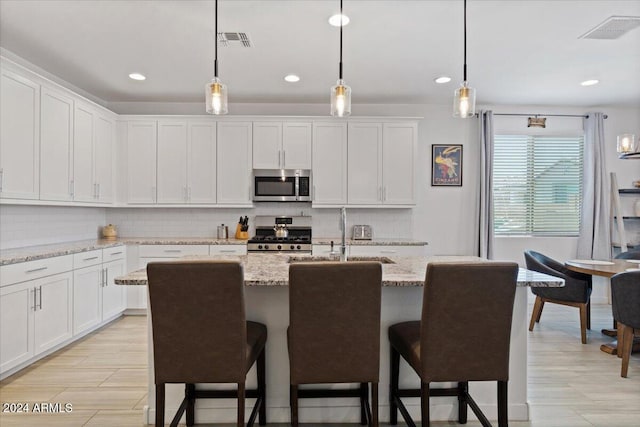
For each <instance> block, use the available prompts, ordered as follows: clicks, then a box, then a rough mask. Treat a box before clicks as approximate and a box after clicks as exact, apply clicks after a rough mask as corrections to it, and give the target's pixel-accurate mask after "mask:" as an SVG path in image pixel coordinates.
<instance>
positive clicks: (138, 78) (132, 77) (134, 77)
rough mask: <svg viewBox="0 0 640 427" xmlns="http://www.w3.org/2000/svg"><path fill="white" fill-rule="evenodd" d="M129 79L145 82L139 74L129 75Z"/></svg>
mask: <svg viewBox="0 0 640 427" xmlns="http://www.w3.org/2000/svg"><path fill="white" fill-rule="evenodd" d="M129 78H130V79H132V80H145V79H146V77H145V76H144V75H142V74H140V73H131V74H129Z"/></svg>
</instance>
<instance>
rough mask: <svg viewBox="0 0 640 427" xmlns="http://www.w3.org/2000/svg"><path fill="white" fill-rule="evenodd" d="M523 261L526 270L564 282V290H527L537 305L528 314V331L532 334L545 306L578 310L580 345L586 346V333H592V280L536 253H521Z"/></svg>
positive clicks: (541, 288)
mask: <svg viewBox="0 0 640 427" xmlns="http://www.w3.org/2000/svg"><path fill="white" fill-rule="evenodd" d="M524 259H525V262H526V264H527V269H528V270H533V271H538V272H540V273H545V274H548V275H550V276H555V277H560V278H561V279H564V286H563V287H560V288H545V287H531V288H530V289H531V292H532V293H533V294H534V295H535V296H536V301H535V303H534V306H533V312H532V313H531V321H530V322H529V331H533V327H534V326H535V324H536V323H539V322H540V316H541V315H542V309H543V308H544V305H545V303H547V302H550V303H554V304H561V305H567V306H571V307H577V308H578V309H579V310H580V338H581V341H582V344H586V343H587V329H591V305H590V298H591V280H592V279H591V276H590V275H588V274H583V273H577V272H574V271H571V270H569V269H567V268H566V267H565V266H564V265H562V264H561V263H559V262H558V261H556V260H554V259H552V258H549V257H548V256H545V255H543V254H541V253H539V252H535V251H531V250H527V251H525V253H524Z"/></svg>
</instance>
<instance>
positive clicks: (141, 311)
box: [124, 308, 147, 316]
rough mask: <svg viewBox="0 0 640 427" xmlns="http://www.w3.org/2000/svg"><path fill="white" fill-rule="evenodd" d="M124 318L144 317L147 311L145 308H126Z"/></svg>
mask: <svg viewBox="0 0 640 427" xmlns="http://www.w3.org/2000/svg"><path fill="white" fill-rule="evenodd" d="M124 315H125V316H146V315H147V309H146V308H127V309H126V310H125V311H124Z"/></svg>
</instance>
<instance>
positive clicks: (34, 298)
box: [29, 288, 38, 311]
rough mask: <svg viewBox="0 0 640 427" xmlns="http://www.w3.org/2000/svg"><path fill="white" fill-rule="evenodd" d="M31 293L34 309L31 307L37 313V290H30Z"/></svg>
mask: <svg viewBox="0 0 640 427" xmlns="http://www.w3.org/2000/svg"><path fill="white" fill-rule="evenodd" d="M29 292H32V293H33V307H31V308H32V309H33V311H36V307H37V306H38V305H37V304H36V288H33V289H30V290H29Z"/></svg>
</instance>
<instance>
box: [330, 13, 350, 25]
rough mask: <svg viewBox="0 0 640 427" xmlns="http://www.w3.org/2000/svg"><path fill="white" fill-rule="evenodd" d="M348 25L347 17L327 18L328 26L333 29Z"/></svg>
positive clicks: (335, 16)
mask: <svg viewBox="0 0 640 427" xmlns="http://www.w3.org/2000/svg"><path fill="white" fill-rule="evenodd" d="M348 23H349V17H348V16H347V15H340V14H337V15H333V16H332V17H331V18H329V24H331V25H333V26H334V27H340V26H343V27H344V26H345V25H347V24H348Z"/></svg>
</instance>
